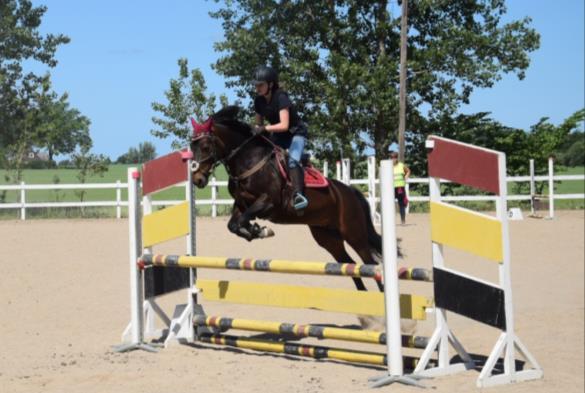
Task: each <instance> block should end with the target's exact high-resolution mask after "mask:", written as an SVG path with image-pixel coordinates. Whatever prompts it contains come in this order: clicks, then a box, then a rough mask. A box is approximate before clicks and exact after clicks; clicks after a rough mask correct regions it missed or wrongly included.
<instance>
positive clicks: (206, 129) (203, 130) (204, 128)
mask: <svg viewBox="0 0 585 393" xmlns="http://www.w3.org/2000/svg"><path fill="white" fill-rule="evenodd" d="M212 125H213V120H212V119H211V118H209V119H207V120H206V121H205V123H203V124H199V123H197V122H196V121H195V119H193V118H191V127H193V138H196V137H198V136H200V135H202V134H209V133H211V126H212Z"/></svg>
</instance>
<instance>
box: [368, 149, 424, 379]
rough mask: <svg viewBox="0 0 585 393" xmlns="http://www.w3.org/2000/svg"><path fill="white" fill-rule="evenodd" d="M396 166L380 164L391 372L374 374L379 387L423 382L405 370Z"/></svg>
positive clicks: (388, 359)
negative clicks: (395, 204)
mask: <svg viewBox="0 0 585 393" xmlns="http://www.w3.org/2000/svg"><path fill="white" fill-rule="evenodd" d="M393 168H394V166H393V163H392V161H390V160H383V161H382V163H381V167H380V189H381V190H380V195H381V198H382V254H383V261H384V288H385V290H384V302H385V310H386V337H387V339H386V359H387V361H388V372H387V373H386V374H384V375H382V376H379V377H374V378H370V381H371V382H372V384H371V387H374V388H377V387H381V386H384V385H389V384H392V383H395V382H398V383H403V384H405V385H411V386H419V387H423V385H422V384H421V383H420V382H418V379H420V377H417V376H408V375H405V374H404V367H403V359H402V351H401V347H402V341H401V334H400V294H399V290H398V276H397V275H396V271H397V269H398V249H397V244H396V222H395V220H396V208H395V206H394V184H393V182H394V172H393V171H394V169H393Z"/></svg>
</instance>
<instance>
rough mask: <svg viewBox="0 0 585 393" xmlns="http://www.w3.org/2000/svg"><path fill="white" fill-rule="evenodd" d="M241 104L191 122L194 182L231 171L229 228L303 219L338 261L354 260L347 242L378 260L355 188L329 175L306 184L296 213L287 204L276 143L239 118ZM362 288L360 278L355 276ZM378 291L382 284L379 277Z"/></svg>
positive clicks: (253, 233)
mask: <svg viewBox="0 0 585 393" xmlns="http://www.w3.org/2000/svg"><path fill="white" fill-rule="evenodd" d="M238 111H239V108H238V107H233V106H232V107H227V108H224V109H223V110H221V111H220V112H218V113H216V114H214V115H213V116H212V117H211V118H210V119H208V120H207V121H206V122H205V123H204V124H197V123H195V122H193V127H194V134H193V140H192V142H191V150H192V151H193V156H194V158H193V160H194V165H193V169H192V170H193V183H194V184H195V185H196V186H197V187H198V188H203V187H205V186H206V185H207V183H208V181H209V176H210V174H211V172H212V171H213V170H214V169H215V167H216V166H217V165H218V164H220V163H222V164H223V165H224V166H225V168H226V170H227V173H228V175H229V182H228V189H229V192H230V194H231V195H232V197H233V198H234V200H235V202H234V206H233V210H232V215H231V218H230V220H229V223H228V228H229V230H230V231H231V232H233V233H235V234H236V235H238V236H240V237H243V238H244V239H247V240H249V241H251V240H253V239H258V238H263V237H267V236H271V235H273V232H272V231H271V230H270V229H268V228H265V227H260V226H259V225H258V224H257V223H253V222H252V221H253V220H255V219H256V218H261V219H266V220H269V221H271V222H274V223H279V224H305V225H308V226H309V228H310V230H311V234H312V235H313V237H314V238H315V240H316V241H317V243H318V244H319V245H320V246H321V247H323V248H325V249H326V250H327V251H329V253H330V254H331V255H332V256H333V258H335V260H336V261H337V262H346V263H355V261H353V260H352V259H351V257H350V256H349V255H348V253H347V251H346V249H345V247H344V241H345V242H347V244H349V245H350V246H351V247H352V248H353V249H354V250H355V252H356V253H357V254H358V255H359V256H360V258H361V259H362V261H363V262H364V263H366V264H377V263H380V262H381V254H382V242H381V238H380V235H378V233H377V232H376V230H375V229H374V225H373V223H372V220H371V218H370V208H369V205H368V203H367V201H366V199H365V198H364V196H363V195H362V194H361V193H360V192H359V191H358V190H356V189H354V188H352V187H350V186H347V185H345V184H343V183H341V182H338V181H336V180H333V179H329V186H328V187H326V188H307V189H306V196H307V198H308V200H309V205H308V207H307V208H306V209H305V210H304V212H303V214H302V215H299V214H298V213H297V212H296V211H295V210H293V209H292V207H290V198H291V194H292V191H291V189H290V186H289V185H288V184H287V181H286V179H284V178H283V176H282V175H281V173H280V171H279V168H278V163H277V161H276V160H277V154H276V153H275V147H274V145H272V144H271V143H270V142H269V140H268V139H267V138H265V137H263V136H260V135H259V136H254V135H253V134H252V133H251V127H250V126H249V125H248V124H246V123H243V122H241V121H239V120H238V119H237V114H238ZM353 280H354V282H355V285H356V287H357V289H359V290H365V289H366V288H365V286H364V284H363V282H362V280H361V279H359V278H353ZM378 286H379V288H380V290H382V284H381V283H379V282H378Z"/></svg>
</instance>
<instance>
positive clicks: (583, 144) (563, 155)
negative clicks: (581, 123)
mask: <svg viewBox="0 0 585 393" xmlns="http://www.w3.org/2000/svg"><path fill="white" fill-rule="evenodd" d="M555 155H556V156H557V157H558V162H560V163H561V164H562V165H565V166H568V167H575V166H583V165H585V133H584V132H583V129H581V130H574V131H573V132H571V133H570V134H569V135H567V138H565V141H564V142H563V144H562V145H561V146H560V147H559V149H558V150H557V152H556V153H555Z"/></svg>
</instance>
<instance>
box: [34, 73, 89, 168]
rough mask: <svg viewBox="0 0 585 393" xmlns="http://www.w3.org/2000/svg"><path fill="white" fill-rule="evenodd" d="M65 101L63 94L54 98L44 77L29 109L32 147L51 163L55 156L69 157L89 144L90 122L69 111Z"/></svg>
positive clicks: (66, 99)
mask: <svg viewBox="0 0 585 393" xmlns="http://www.w3.org/2000/svg"><path fill="white" fill-rule="evenodd" d="M68 99H69V96H68V94H67V93H65V94H62V95H61V96H58V95H57V93H55V92H53V91H52V90H51V83H50V80H49V79H48V78H47V80H46V81H45V82H44V83H43V84H42V89H41V91H40V92H39V94H38V96H37V97H35V101H36V105H35V107H34V108H32V109H31V111H32V112H33V113H34V115H33V123H34V124H33V125H32V127H34V129H33V132H34V135H33V141H34V145H35V146H37V147H40V148H45V149H46V150H47V152H48V154H49V161H50V162H51V163H53V162H54V161H53V157H54V156H55V155H56V154H70V153H73V152H74V151H75V149H76V148H77V147H78V146H89V145H91V137H90V136H89V126H90V124H91V122H90V120H89V119H88V118H87V117H85V116H84V115H82V114H81V113H80V112H79V110H77V109H75V108H71V107H70V106H69V102H68Z"/></svg>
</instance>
